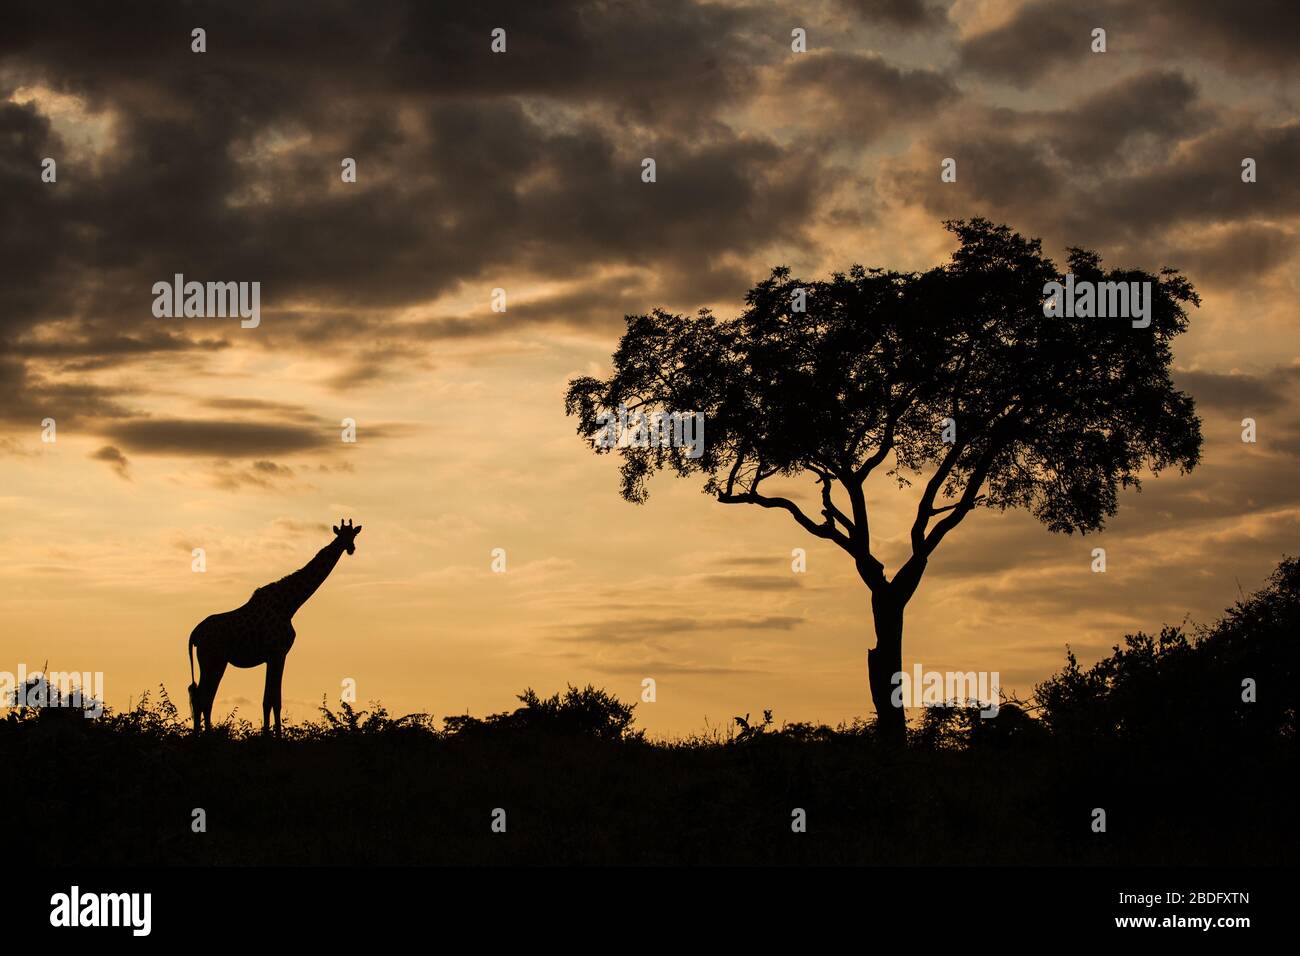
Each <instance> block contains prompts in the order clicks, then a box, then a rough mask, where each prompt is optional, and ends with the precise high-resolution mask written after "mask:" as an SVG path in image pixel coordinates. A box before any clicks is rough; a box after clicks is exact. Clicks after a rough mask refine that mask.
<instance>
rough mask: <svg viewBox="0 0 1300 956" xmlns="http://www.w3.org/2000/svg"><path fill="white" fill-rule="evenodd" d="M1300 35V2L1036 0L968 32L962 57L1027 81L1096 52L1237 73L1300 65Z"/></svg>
mask: <svg viewBox="0 0 1300 956" xmlns="http://www.w3.org/2000/svg"><path fill="white" fill-rule="evenodd" d="M1097 27H1100V28H1103V29H1105V30H1106V34H1107V38H1106V39H1107V51H1108V52H1106V53H1092V52H1091V43H1092V31H1093V29H1094V28H1097ZM1298 33H1300V5H1297V4H1295V3H1293V2H1292V0H1255V2H1251V3H1244V4H1226V3H1221V2H1219V0H1146V2H1144V3H1132V2H1130V0H1099V2H1094V3H1090V4H1086V5H1083V4H1071V3H1062V2H1060V0H1031V2H1030V3H1026V4H1024V5H1023V6H1021V7H1019V8H1018V9H1017V10H1016V12H1015V13H1014V14H1012V16H1011V17H1010V19H1008V20H1007V21H1006V22H1005V23H1002V24H1000V25H998V26H997V27H994V28H992V29H990V30H987V31H984V32H982V33H978V34H975V35H972V36H970V37H967V38H966V39H965V40H963V41H962V42H961V44H960V46H959V54H960V60H961V64H962V66H963V67H965V68H966V69H969V70H972V71H975V72H978V73H984V74H987V75H989V76H992V77H996V78H998V79H1001V80H1005V81H1007V82H1011V83H1015V84H1017V85H1021V86H1026V85H1028V84H1030V83H1031V82H1033V81H1035V80H1036V79H1038V78H1040V77H1042V76H1043V75H1044V74H1047V73H1049V72H1051V71H1053V70H1060V71H1066V70H1074V71H1078V70H1080V69H1084V68H1086V66H1087V65H1089V64H1087V63H1086V62H1085V61H1086V60H1087V58H1089V57H1094V58H1103V57H1116V58H1121V57H1132V56H1135V55H1137V56H1140V57H1142V58H1143V59H1144V60H1146V61H1148V62H1150V61H1151V60H1153V59H1155V60H1161V59H1163V60H1170V61H1172V60H1183V61H1185V60H1187V59H1189V58H1192V59H1203V60H1205V61H1207V62H1209V63H1212V64H1214V65H1216V66H1219V67H1222V68H1224V69H1228V70H1232V71H1236V72H1241V73H1258V74H1267V73H1270V72H1273V71H1276V70H1278V69H1282V70H1286V71H1294V70H1295V69H1296V66H1297V63H1298V62H1300V60H1297V58H1296V55H1295V52H1296V51H1295V43H1294V37H1295V36H1296V35H1297V34H1298ZM1097 62H1101V61H1100V59H1098V61H1097Z"/></svg>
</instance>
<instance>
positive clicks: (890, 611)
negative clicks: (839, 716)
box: [867, 593, 907, 744]
mask: <svg viewBox="0 0 1300 956" xmlns="http://www.w3.org/2000/svg"><path fill="white" fill-rule="evenodd" d="M903 606H904V605H903V603H902V602H901V601H899V600H897V599H896V598H895V597H893V596H892V595H889V594H886V593H877V594H873V595H872V597H871V615H872V617H873V618H874V620H875V625H876V646H875V647H873V648H871V649H870V650H868V651H867V682H868V683H869V684H870V685H871V702H872V703H873V704H875V706H876V728H877V732H878V734H879V736H880V739H882V740H884V741H887V742H889V743H897V744H903V743H905V742H906V741H907V715H906V713H905V711H904V710H903V708H902V707H895V706H894V703H893V700H892V699H891V698H892V697H893V693H894V687H895V686H896V685H895V684H894V683H893V679H894V675H895V674H898V673H901V672H902V670H903Z"/></svg>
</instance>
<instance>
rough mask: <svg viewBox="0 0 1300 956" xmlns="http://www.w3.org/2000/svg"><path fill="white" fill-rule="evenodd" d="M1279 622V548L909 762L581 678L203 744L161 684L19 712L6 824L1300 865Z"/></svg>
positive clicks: (948, 729)
mask: <svg viewBox="0 0 1300 956" xmlns="http://www.w3.org/2000/svg"><path fill="white" fill-rule="evenodd" d="M1297 634H1300V561H1297V560H1295V559H1288V560H1286V561H1284V562H1283V563H1282V564H1281V566H1279V568H1278V569H1277V570H1276V572H1275V573H1274V574H1273V576H1272V579H1271V580H1270V582H1269V584H1268V586H1267V587H1266V588H1264V589H1263V590H1262V591H1260V592H1259V593H1258V594H1256V595H1254V596H1252V597H1250V598H1249V599H1245V600H1243V601H1241V602H1239V603H1238V604H1237V605H1236V606H1235V607H1233V608H1232V609H1230V610H1229V611H1228V612H1227V614H1226V615H1225V616H1224V618H1223V619H1222V620H1220V621H1218V622H1217V623H1215V624H1213V625H1211V626H1208V627H1202V628H1192V629H1191V631H1190V633H1189V632H1187V631H1185V630H1184V629H1183V628H1166V629H1164V630H1162V631H1161V633H1160V634H1159V635H1158V636H1156V637H1151V636H1148V635H1145V634H1141V633H1139V634H1134V635H1129V636H1127V637H1126V638H1125V639H1124V642H1123V645H1122V646H1120V645H1117V646H1116V647H1115V648H1114V649H1113V652H1112V653H1111V654H1110V655H1109V656H1107V657H1106V658H1104V659H1103V660H1100V661H1098V662H1097V663H1096V664H1094V665H1092V666H1091V667H1088V668H1084V667H1082V666H1081V665H1080V664H1079V662H1078V660H1077V659H1076V657H1075V656H1074V655H1073V654H1072V653H1071V654H1069V655H1068V657H1067V663H1066V666H1065V667H1064V668H1063V669H1062V670H1061V671H1060V672H1059V673H1057V674H1056V675H1054V676H1053V677H1051V678H1050V679H1048V680H1047V681H1045V682H1044V683H1043V684H1041V685H1039V687H1037V688H1036V689H1035V692H1034V695H1033V698H1032V699H1031V700H1030V701H1004V702H1003V707H1002V709H1001V712H1000V713H999V715H998V717H997V718H996V719H994V720H981V719H980V718H979V716H978V712H977V711H976V710H975V709H974V708H969V707H955V706H954V707H942V708H939V707H936V708H930V709H928V710H927V711H926V713H925V714H924V716H923V717H922V719H921V720H920V721H919V722H918V723H917V725H916V726H915V727H914V728H912V729H910V730H909V738H910V739H909V746H907V747H904V748H899V747H897V746H894V745H892V743H891V742H890V741H889V740H888V739H881V738H880V736H879V735H878V734H877V732H876V731H877V728H876V727H875V726H874V725H873V724H872V723H869V722H857V723H854V724H852V725H846V726H840V727H836V728H831V727H827V726H818V725H810V724H802V723H795V724H788V723H787V724H782V725H779V726H778V725H777V723H776V722H775V720H774V718H773V716H772V714H771V712H770V711H764V712H763V716H762V719H761V720H757V719H754V720H751V718H750V715H748V714H747V715H745V716H743V717H737V718H736V724H735V727H734V728H731V729H729V731H728V732H727V733H714V734H713V735H710V736H698V737H694V738H691V739H687V740H675V741H651V740H648V739H646V737H645V735H644V733H643V732H641V731H637V730H633V729H632V724H633V722H634V717H633V710H634V705H629V704H624V703H622V702H620V701H619V700H617V698H615V697H613V696H611V695H609V694H607V693H605V692H604V691H602V690H599V689H596V688H593V687H590V686H588V687H586V688H583V689H578V688H576V687H569V688H568V689H567V690H566V691H565V692H564V693H562V694H555V695H553V696H551V697H547V698H543V697H540V696H539V695H538V694H537V693H535V692H534V691H533V690H531V689H530V690H527V691H525V692H524V693H523V694H522V695H520V698H519V700H520V702H521V704H522V706H520V707H519V708H517V709H515V710H514V711H512V712H509V713H501V714H494V715H491V716H488V717H485V718H482V719H478V718H474V717H470V716H459V717H448V718H446V719H444V720H443V721H442V727H441V729H439V727H438V726H437V723H436V722H435V721H434V720H433V719H432V718H431V717H430V716H429V715H427V714H414V715H408V716H404V717H392V716H391V715H390V714H389V713H388V712H387V711H386V710H385V709H384V708H383V707H382V706H381V705H378V704H374V705H371V706H370V708H369V709H366V710H357V709H354V708H353V707H351V706H350V705H348V704H346V703H344V704H341V705H340V707H339V709H338V710H337V711H335V710H332V709H331V708H330V707H328V706H326V705H324V704H323V705H322V707H321V709H320V711H321V717H320V719H318V720H316V721H310V722H307V723H303V724H296V725H290V726H287V727H286V728H285V737H284V739H282V740H275V739H273V738H266V737H263V736H262V735H261V734H259V733H257V732H255V730H254V728H253V727H252V725H251V724H249V722H248V721H245V720H239V719H237V718H236V717H235V716H231V717H229V718H227V720H226V721H225V722H224V723H223V724H221V725H219V726H217V727H215V728H214V730H213V731H212V732H211V733H210V734H207V735H205V736H199V737H196V736H195V735H193V734H192V733H191V732H190V730H189V725H188V715H187V714H182V713H180V712H178V710H177V708H176V707H175V706H174V705H173V703H172V701H171V699H170V698H169V696H168V695H167V692H166V690H165V689H160V690H159V692H158V694H157V696H149V695H146V696H145V697H143V698H142V699H141V700H140V701H139V702H138V703H136V704H135V705H134V706H133V707H131V709H129V710H127V711H124V712H120V713H115V712H113V711H111V710H106V712H105V714H104V716H103V717H101V718H100V719H98V720H93V721H92V720H83V719H80V718H77V719H67V714H66V712H57V711H55V710H54V709H52V708H12V709H10V710H9V711H8V713H7V714H6V716H5V718H4V719H3V720H0V760H2V761H3V765H4V766H5V768H6V769H7V770H8V771H9V773H8V780H9V785H8V786H6V787H4V788H3V789H0V814H3V818H4V819H5V820H6V821H8V823H9V824H10V826H11V828H12V830H13V832H16V833H25V834H31V835H33V838H34V839H36V840H38V841H39V845H40V846H41V851H42V855H43V857H44V858H46V859H54V860H67V861H76V862H81V863H85V862H104V863H190V864H198V863H224V864H273V863H280V864H305V863H573V862H585V863H801V862H802V863H876V864H904V863H970V864H974V863H980V864H997V863H1003V864H1010V863H1150V864H1157V863H1158V864H1197V863H1217V864H1234V863H1236V864H1280V863H1290V864H1294V863H1295V862H1296V858H1297V848H1300V824H1298V823H1297V818H1296V814H1295V812H1294V793H1295V784H1296V780H1297V774H1296V770H1297V760H1298V756H1297V755H1298V754H1300V748H1297V747H1296V719H1297V718H1296V713H1297V704H1298V703H1300V683H1298V682H1297V678H1300V642H1298V641H1297ZM1247 679H1250V680H1252V681H1254V690H1255V694H1256V696H1257V699H1256V700H1255V701H1253V702H1248V701H1247V700H1245V699H1243V694H1244V692H1245V688H1244V687H1243V682H1244V681H1246V680H1247ZM1098 807H1100V808H1103V809H1105V810H1106V815H1107V832H1105V833H1094V832H1093V831H1092V828H1091V822H1092V812H1093V810H1094V808H1098ZM195 808H202V809H203V810H204V811H205V815H206V825H207V830H206V832H204V833H195V832H193V830H192V828H191V823H192V820H193V811H194V810H195ZM495 808H502V809H504V810H505V811H506V824H507V830H506V833H504V834H501V833H493V832H492V830H491V826H490V825H491V819H492V812H493V810H494V809H495ZM795 808H802V809H803V810H805V811H806V814H807V832H806V833H794V832H792V830H791V820H792V816H791V814H792V811H793V810H794V809H795Z"/></svg>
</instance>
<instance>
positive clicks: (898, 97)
mask: <svg viewBox="0 0 1300 956" xmlns="http://www.w3.org/2000/svg"><path fill="white" fill-rule="evenodd" d="M779 84H780V88H781V90H782V92H783V93H784V94H785V95H787V96H789V97H790V98H791V100H792V102H793V104H794V106H795V107H796V108H797V109H798V110H799V111H800V113H801V114H802V116H801V118H802V119H804V120H807V119H809V118H812V119H815V120H818V121H819V122H820V123H821V124H822V125H825V126H828V127H830V128H831V129H833V130H835V131H837V132H839V133H840V134H842V133H843V124H845V123H852V124H853V125H854V128H855V129H857V130H858V131H859V134H860V136H861V138H862V140H863V141H864V142H865V141H867V140H870V139H873V138H875V137H878V136H881V135H883V134H884V133H886V132H888V131H889V129H890V128H891V127H893V126H895V125H897V124H899V123H902V122H904V121H919V120H923V119H926V118H929V117H931V116H933V115H934V114H935V113H936V112H938V111H939V110H940V109H942V108H944V107H945V106H947V105H949V104H950V103H952V102H953V101H954V100H956V99H957V97H958V90H957V85H956V83H954V82H953V80H952V78H951V77H950V76H947V75H945V74H943V73H939V72H936V71H934V70H926V69H916V70H905V69H900V68H899V67H896V66H893V65H891V64H890V63H887V62H886V61H885V60H884V59H883V58H881V57H880V56H878V55H876V54H870V53H868V54H858V53H844V52H839V51H833V50H832V51H826V52H817V53H807V54H804V55H802V56H796V57H794V58H792V59H791V60H790V63H789V65H788V66H786V68H785V69H784V71H783V72H782V74H781V78H780V80H779Z"/></svg>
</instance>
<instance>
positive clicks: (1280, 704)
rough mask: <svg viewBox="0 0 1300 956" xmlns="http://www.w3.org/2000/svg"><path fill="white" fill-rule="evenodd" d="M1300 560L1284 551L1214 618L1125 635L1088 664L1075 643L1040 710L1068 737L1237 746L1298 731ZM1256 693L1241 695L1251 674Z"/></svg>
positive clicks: (1043, 691)
mask: <svg viewBox="0 0 1300 956" xmlns="http://www.w3.org/2000/svg"><path fill="white" fill-rule="evenodd" d="M1297 634H1300V561H1298V560H1297V559H1295V558H1290V557H1288V558H1286V559H1284V560H1283V561H1282V563H1281V564H1280V565H1279V566H1278V567H1277V569H1276V570H1275V571H1274V572H1273V574H1272V575H1271V577H1270V578H1269V583H1268V585H1267V586H1266V587H1265V588H1263V589H1262V590H1261V591H1259V592H1258V593H1256V594H1254V595H1252V596H1251V597H1249V598H1246V599H1244V600H1242V601H1239V602H1237V604H1236V605H1234V606H1233V607H1232V608H1230V609H1229V610H1228V611H1227V612H1226V614H1225V615H1224V617H1223V618H1222V619H1220V620H1219V621H1217V622H1216V623H1215V624H1213V625H1211V626H1209V627H1203V628H1198V629H1195V630H1194V631H1193V633H1192V634H1190V635H1189V634H1188V633H1187V632H1186V631H1185V630H1184V629H1183V628H1182V627H1165V628H1162V629H1161V631H1160V633H1159V635H1157V636H1155V637H1152V636H1151V635H1148V634H1145V633H1142V632H1138V633H1137V634H1130V635H1126V636H1125V638H1124V643H1123V646H1122V647H1121V646H1119V645H1115V646H1114V647H1113V648H1112V651H1113V653H1111V655H1110V656H1108V657H1105V658H1103V659H1102V660H1100V661H1098V662H1097V663H1096V664H1094V665H1092V666H1091V667H1089V668H1086V669H1085V668H1083V667H1081V666H1080V665H1079V661H1078V658H1077V657H1075V655H1074V653H1073V652H1072V651H1071V652H1069V653H1068V655H1067V660H1066V666H1065V668H1064V669H1063V670H1061V671H1060V672H1059V673H1058V674H1056V675H1054V676H1053V677H1051V678H1049V679H1048V680H1046V681H1044V682H1043V683H1041V684H1039V685H1038V687H1037V688H1036V689H1035V698H1036V701H1037V703H1038V704H1039V706H1040V714H1039V716H1040V719H1041V720H1042V721H1043V723H1044V724H1045V725H1046V727H1047V728H1048V729H1049V730H1050V731H1051V732H1052V733H1053V734H1054V735H1055V736H1056V737H1058V738H1061V739H1062V740H1063V741H1065V742H1071V743H1079V742H1083V741H1086V742H1089V743H1096V742H1098V741H1107V740H1118V741H1126V742H1130V743H1144V744H1148V745H1153V746H1158V747H1165V748H1167V747H1170V746H1176V745H1178V743H1179V742H1181V741H1195V745H1196V746H1197V747H1205V746H1207V745H1210V744H1215V745H1219V746H1238V745H1244V744H1267V743H1269V742H1276V741H1278V740H1281V739H1287V740H1291V741H1294V740H1295V737H1296V709H1297V706H1300V686H1298V685H1297V680H1298V679H1300V639H1298V638H1297ZM1247 679H1250V680H1253V681H1254V682H1255V684H1256V698H1257V699H1256V700H1255V701H1254V702H1246V701H1245V700H1243V681H1245V680H1247Z"/></svg>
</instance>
